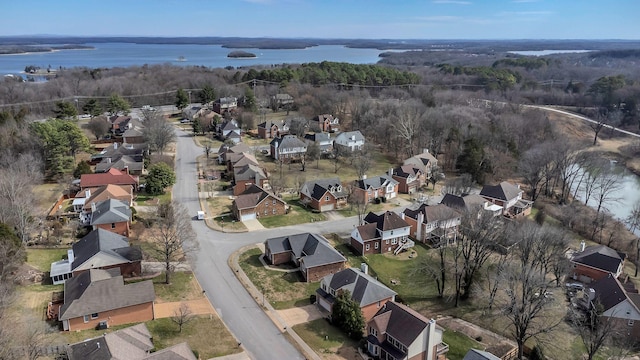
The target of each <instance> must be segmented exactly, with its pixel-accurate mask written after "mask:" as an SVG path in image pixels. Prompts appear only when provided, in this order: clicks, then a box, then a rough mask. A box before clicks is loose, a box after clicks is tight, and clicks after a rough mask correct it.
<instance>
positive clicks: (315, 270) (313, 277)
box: [302, 262, 345, 282]
mask: <svg viewBox="0 0 640 360" xmlns="http://www.w3.org/2000/svg"><path fill="white" fill-rule="evenodd" d="M344 268H345V263H344V262H339V263H334V264H326V265H321V266H314V267H312V268H308V269H307V273H306V280H307V282H315V281H320V280H321V279H322V278H323V277H325V276H327V275H330V274H335V273H337V272H338V271H341V270H343V269H344ZM302 276H305V274H304V273H303V274H302Z"/></svg>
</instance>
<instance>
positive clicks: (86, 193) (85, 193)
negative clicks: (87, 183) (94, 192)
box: [84, 189, 91, 199]
mask: <svg viewBox="0 0 640 360" xmlns="http://www.w3.org/2000/svg"><path fill="white" fill-rule="evenodd" d="M84 197H85V198H87V199H88V198H90V197H91V190H90V189H87V190H85V191H84Z"/></svg>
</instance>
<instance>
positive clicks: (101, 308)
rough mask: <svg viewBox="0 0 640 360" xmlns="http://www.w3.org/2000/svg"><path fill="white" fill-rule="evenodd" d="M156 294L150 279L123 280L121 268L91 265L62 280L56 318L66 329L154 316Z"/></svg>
mask: <svg viewBox="0 0 640 360" xmlns="http://www.w3.org/2000/svg"><path fill="white" fill-rule="evenodd" d="M155 298H156V294H155V291H154V290H153V282H152V281H151V280H146V281H141V282H136V283H131V284H128V285H125V284H124V280H123V278H122V275H120V269H119V268H114V269H109V270H100V269H91V270H89V271H85V272H83V273H81V274H79V275H78V276H75V277H72V278H71V279H68V280H67V281H66V282H65V283H64V303H63V305H62V306H61V307H60V310H59V312H58V320H59V321H61V322H62V328H63V329H64V330H65V331H76V330H86V329H94V328H96V327H97V326H98V325H99V324H100V323H103V324H105V325H106V326H115V325H122V324H129V323H132V322H142V321H148V320H153V318H154V313H153V302H154V300H155Z"/></svg>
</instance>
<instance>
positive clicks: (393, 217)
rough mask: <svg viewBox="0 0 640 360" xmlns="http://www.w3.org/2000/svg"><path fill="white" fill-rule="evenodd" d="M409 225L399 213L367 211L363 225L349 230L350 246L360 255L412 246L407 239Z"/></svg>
mask: <svg viewBox="0 0 640 360" xmlns="http://www.w3.org/2000/svg"><path fill="white" fill-rule="evenodd" d="M410 229H411V227H410V226H409V224H407V222H406V221H404V220H403V219H402V217H400V215H398V214H396V213H394V212H393V211H386V212H385V213H384V214H382V215H376V214H375V213H373V212H369V214H367V216H365V218H364V225H360V226H358V227H356V228H355V229H354V230H353V231H352V232H351V247H352V248H353V249H354V250H355V251H356V252H357V253H358V254H360V255H367V254H383V253H388V252H393V253H394V255H397V254H398V253H400V251H402V250H405V249H408V248H411V247H413V246H414V243H413V241H411V240H409V232H410Z"/></svg>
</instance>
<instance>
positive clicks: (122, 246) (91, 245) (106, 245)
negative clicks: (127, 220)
mask: <svg viewBox="0 0 640 360" xmlns="http://www.w3.org/2000/svg"><path fill="white" fill-rule="evenodd" d="M73 256H74V260H73V263H72V265H71V270H72V271H73V270H81V269H82V270H84V269H89V268H97V267H105V266H110V265H117V264H123V263H128V262H131V261H139V260H142V253H141V252H140V249H139V248H130V247H129V239H127V238H126V237H124V236H121V235H118V234H115V233H112V232H111V231H107V230H104V229H100V228H98V229H96V230H93V231H91V232H90V233H88V234H87V235H86V236H85V237H83V238H82V239H80V241H78V242H77V243H75V244H73ZM90 259H92V262H91V264H85V263H86V262H87V261H88V260H90Z"/></svg>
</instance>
